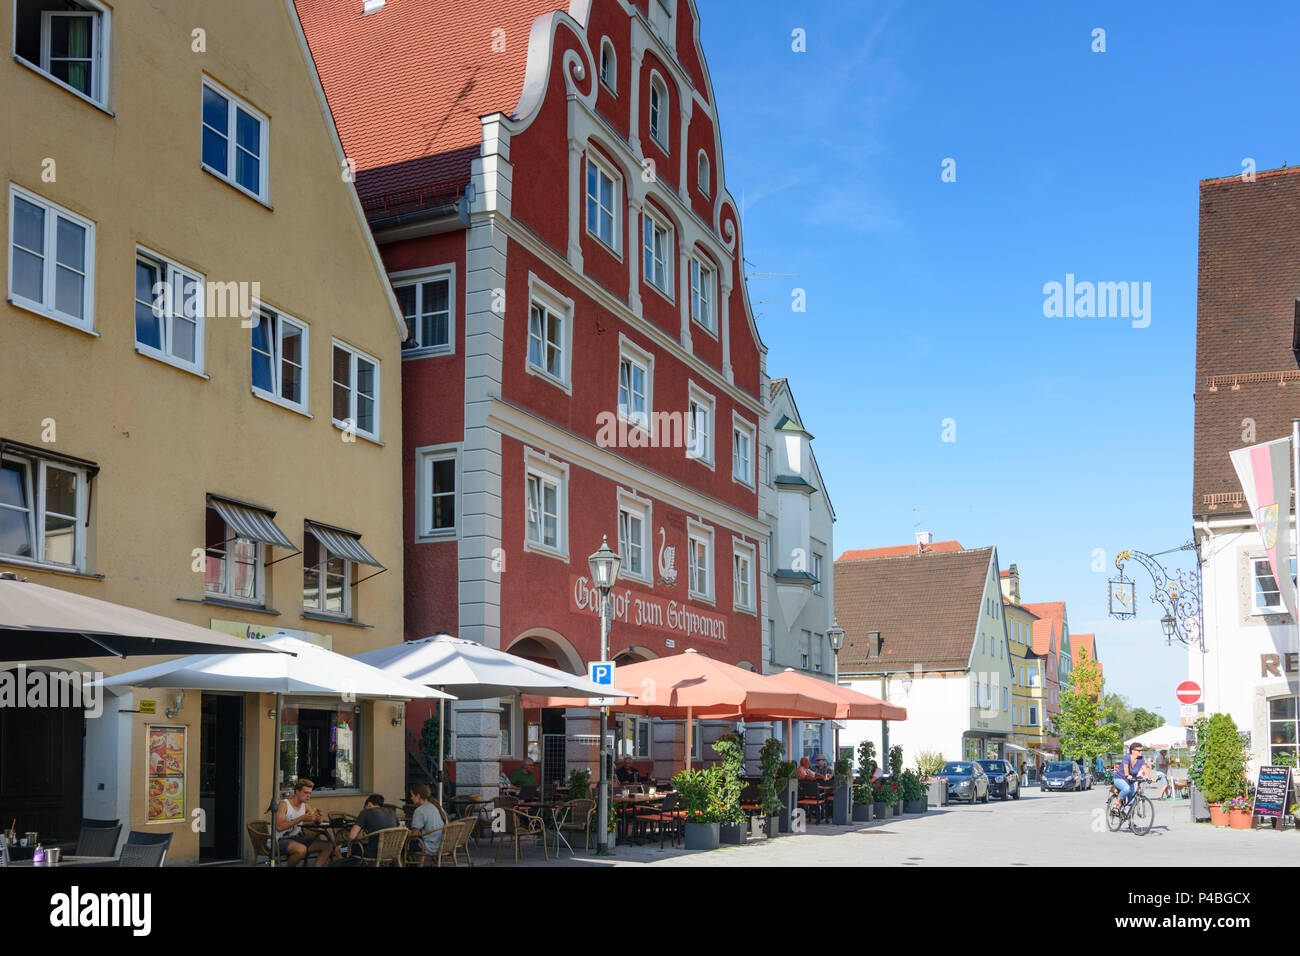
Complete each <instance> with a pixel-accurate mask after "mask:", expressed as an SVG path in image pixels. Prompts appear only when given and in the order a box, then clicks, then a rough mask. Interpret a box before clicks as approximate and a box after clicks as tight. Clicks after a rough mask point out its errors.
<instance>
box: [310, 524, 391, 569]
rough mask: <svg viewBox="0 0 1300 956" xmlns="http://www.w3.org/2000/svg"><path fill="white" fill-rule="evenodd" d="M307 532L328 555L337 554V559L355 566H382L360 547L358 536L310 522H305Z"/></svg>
mask: <svg viewBox="0 0 1300 956" xmlns="http://www.w3.org/2000/svg"><path fill="white" fill-rule="evenodd" d="M307 530H308V531H310V532H311V533H312V534H314V535H315V536H316V540H318V541H319V542H320V543H321V544H323V545H325V548H326V550H327V551H329V553H330V554H337V555H338V556H339V557H341V558H347V560H349V561H355V562H356V563H357V564H368V565H370V566H371V567H372V568H382V567H383V565H382V564H380V563H379V562H378V561H376V560H375V556H374V555H373V554H371V553H370V552H369V551H367V550H366V549H365V548H364V547H362V545H361V539H360V535H355V534H353V533H352V532H350V531H341V530H339V529H338V528H330V527H327V526H326V525H319V524H313V523H312V522H310V521H308V522H307Z"/></svg>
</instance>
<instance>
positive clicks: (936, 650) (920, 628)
mask: <svg viewBox="0 0 1300 956" xmlns="http://www.w3.org/2000/svg"><path fill="white" fill-rule="evenodd" d="M992 558H993V549H992V548H977V549H974V550H971V551H952V550H947V551H942V552H939V553H938V554H915V553H913V554H910V555H906V556H899V557H884V558H872V559H867V560H859V559H854V560H849V561H844V560H841V561H837V562H835V616H836V618H837V619H838V620H839V622H840V626H841V627H842V628H844V632H845V636H844V648H843V650H841V651H840V673H842V674H843V673H846V672H847V673H852V672H854V671H865V672H875V671H898V670H911V669H912V668H913V667H914V666H915V665H917V664H919V665H921V667H923V668H924V669H926V670H965V669H966V667H967V666H968V665H969V663H970V655H971V647H972V646H973V645H974V643H975V634H976V627H977V625H978V623H979V616H980V614H981V613H982V612H983V609H984V604H983V600H984V586H985V583H986V582H987V580H988V573H989V562H990V561H991V560H992ZM871 631H879V632H880V636H881V640H882V642H883V645H882V647H881V654H880V657H873V658H869V657H867V634H868V633H870V632H871Z"/></svg>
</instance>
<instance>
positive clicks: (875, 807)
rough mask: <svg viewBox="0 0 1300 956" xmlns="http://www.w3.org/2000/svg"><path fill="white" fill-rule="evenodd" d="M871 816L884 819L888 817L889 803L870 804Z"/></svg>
mask: <svg viewBox="0 0 1300 956" xmlns="http://www.w3.org/2000/svg"><path fill="white" fill-rule="evenodd" d="M871 816H872V817H873V818H874V819H876V820H884V819H887V818H888V817H889V804H887V803H873V804H872V805H871Z"/></svg>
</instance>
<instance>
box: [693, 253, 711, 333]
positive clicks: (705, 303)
mask: <svg viewBox="0 0 1300 956" xmlns="http://www.w3.org/2000/svg"><path fill="white" fill-rule="evenodd" d="M690 270H691V290H690V296H691V321H692V322H694V323H695V324H696V325H698V326H699V327H700V328H702V329H704V331H705V332H708V333H709V335H711V336H713V337H714V338H715V339H716V338H717V337H718V305H717V303H718V295H717V293H718V270H717V269H715V268H714V267H713V265H712V264H711V263H709V262H708V261H707V260H705V259H701V258H700V257H699V256H692V257H691V264H690ZM706 319H707V320H708V321H705V320H706Z"/></svg>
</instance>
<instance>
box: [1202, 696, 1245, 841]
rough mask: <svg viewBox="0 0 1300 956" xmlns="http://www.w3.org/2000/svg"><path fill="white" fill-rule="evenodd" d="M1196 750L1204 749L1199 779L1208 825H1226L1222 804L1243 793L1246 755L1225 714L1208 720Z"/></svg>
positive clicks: (1227, 819) (1225, 812)
mask: <svg viewBox="0 0 1300 956" xmlns="http://www.w3.org/2000/svg"><path fill="white" fill-rule="evenodd" d="M1197 749H1198V750H1202V749H1203V750H1205V751H1206V753H1205V762H1204V765H1203V767H1202V770H1201V779H1202V782H1203V785H1204V789H1205V800H1206V802H1207V803H1208V804H1209V805H1210V822H1211V823H1213V824H1215V826H1228V825H1229V824H1230V820H1229V818H1228V812H1227V810H1226V809H1224V808H1223V806H1222V805H1223V804H1226V803H1228V802H1229V801H1231V800H1232V798H1233V797H1236V796H1239V795H1241V794H1244V793H1247V792H1248V790H1247V782H1246V753H1245V749H1244V748H1243V747H1242V743H1241V736H1240V734H1238V732H1237V725H1236V723H1234V722H1233V719H1232V717H1230V716H1229V715H1228V714H1215V715H1214V716H1212V717H1211V718H1210V723H1209V728H1208V733H1207V734H1206V737H1205V739H1204V741H1203V743H1202V745H1201V746H1200V747H1198V748H1197Z"/></svg>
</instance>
